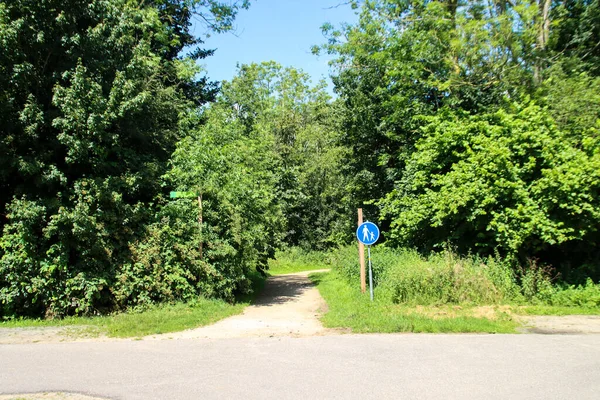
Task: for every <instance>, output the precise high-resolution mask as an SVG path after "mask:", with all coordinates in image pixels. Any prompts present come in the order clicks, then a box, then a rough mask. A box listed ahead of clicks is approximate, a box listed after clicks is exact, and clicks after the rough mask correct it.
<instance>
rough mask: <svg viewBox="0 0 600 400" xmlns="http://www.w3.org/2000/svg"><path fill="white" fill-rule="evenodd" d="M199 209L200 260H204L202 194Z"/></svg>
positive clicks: (199, 199) (199, 196)
mask: <svg viewBox="0 0 600 400" xmlns="http://www.w3.org/2000/svg"><path fill="white" fill-rule="evenodd" d="M198 208H199V209H200V210H199V211H200V212H199V213H198V224H199V225H200V260H202V240H203V239H204V238H203V237H202V193H200V194H199V195H198Z"/></svg>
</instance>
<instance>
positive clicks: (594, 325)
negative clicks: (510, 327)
mask: <svg viewBox="0 0 600 400" xmlns="http://www.w3.org/2000/svg"><path fill="white" fill-rule="evenodd" d="M521 322H522V323H523V325H524V326H523V328H521V329H520V331H521V332H523V333H540V334H548V335H557V334H599V333H600V315H563V316H531V317H523V318H522V321H521Z"/></svg>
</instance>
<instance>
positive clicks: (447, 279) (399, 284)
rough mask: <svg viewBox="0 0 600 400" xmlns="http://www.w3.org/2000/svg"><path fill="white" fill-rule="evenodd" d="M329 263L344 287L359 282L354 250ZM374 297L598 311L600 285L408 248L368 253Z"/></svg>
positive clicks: (377, 249)
mask: <svg viewBox="0 0 600 400" xmlns="http://www.w3.org/2000/svg"><path fill="white" fill-rule="evenodd" d="M327 261H328V263H329V264H330V265H331V266H332V267H333V269H334V270H336V271H337V272H338V273H339V274H340V275H341V276H343V277H344V278H346V279H347V280H348V281H349V282H358V281H359V276H360V275H359V274H360V269H359V263H358V252H357V250H356V247H354V246H348V247H344V248H340V249H338V250H335V251H333V252H331V253H330V254H329V256H328V260H327ZM372 261H373V275H374V282H375V285H376V290H377V295H378V296H384V297H386V298H387V299H388V300H389V301H390V302H392V303H395V304H410V305H439V304H472V305H484V304H485V305H493V304H533V305H551V306H573V307H600V285H598V284H594V282H592V280H591V279H588V281H587V283H586V284H585V285H578V286H574V285H570V286H569V285H566V284H562V283H557V282H554V281H553V277H552V276H551V273H550V270H549V269H547V268H543V267H540V266H538V265H536V264H535V263H530V264H529V265H527V266H525V267H519V268H515V267H514V266H513V265H511V264H510V263H509V262H507V261H505V260H503V259H501V258H500V257H489V258H480V257H476V256H467V257H461V256H458V255H456V254H455V253H453V252H451V251H444V252H441V253H435V254H431V255H430V256H427V257H426V256H423V255H421V254H419V253H417V252H416V251H414V250H410V249H389V248H386V247H383V246H377V247H375V248H373V249H372Z"/></svg>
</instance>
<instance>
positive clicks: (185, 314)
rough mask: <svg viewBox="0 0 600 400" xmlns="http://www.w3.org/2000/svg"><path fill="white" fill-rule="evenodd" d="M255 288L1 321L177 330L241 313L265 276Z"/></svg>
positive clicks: (93, 331) (100, 331)
mask: <svg viewBox="0 0 600 400" xmlns="http://www.w3.org/2000/svg"><path fill="white" fill-rule="evenodd" d="M251 280H252V289H253V292H252V294H251V295H244V296H240V297H239V298H238V300H237V301H236V303H234V304H230V303H227V302H225V301H222V300H215V299H204V298H198V299H196V300H194V301H191V302H187V303H183V302H180V303H175V304H161V305H156V306H152V307H149V308H148V309H145V310H144V311H141V312H124V313H116V314H112V315H106V316H99V317H67V318H64V319H56V320H32V319H21V320H12V321H5V322H1V323H0V328H28V327H73V329H69V330H68V331H67V333H68V335H69V336H88V337H95V336H100V335H106V336H108V337H117V338H128V337H142V336H147V335H156V334H162V333H170V332H178V331H182V330H185V329H192V328H198V327H201V326H204V325H209V324H212V323H214V322H217V321H219V320H221V319H223V318H227V317H230V316H232V315H236V314H239V313H241V312H242V311H243V310H244V308H245V307H246V306H248V305H249V304H250V303H251V302H252V301H253V300H254V298H255V297H256V294H258V293H260V291H261V290H262V287H263V286H264V282H265V278H263V277H261V276H260V275H259V274H255V275H253V276H252V277H251Z"/></svg>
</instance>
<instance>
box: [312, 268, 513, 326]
mask: <svg viewBox="0 0 600 400" xmlns="http://www.w3.org/2000/svg"><path fill="white" fill-rule="evenodd" d="M310 279H311V280H312V281H313V282H314V283H315V284H316V285H317V288H318V289H319V292H320V293H321V295H322V296H323V298H324V299H325V301H326V302H327V305H328V312H327V313H326V314H325V315H324V316H323V317H322V319H321V320H322V322H323V324H324V325H325V326H326V327H328V328H345V329H351V330H352V331H353V332H356V333H369V332H383V333H390V332H432V333H452V332H454V333H460V332H487V333H514V332H515V329H516V328H517V326H518V323H517V322H515V321H514V320H513V319H512V317H511V316H510V314H508V313H506V312H504V311H503V310H502V309H501V308H497V309H496V308H482V307H465V306H439V307H435V306H424V307H411V306H407V305H397V304H393V303H391V302H389V301H388V300H385V299H376V301H374V302H371V301H370V299H369V295H368V293H365V294H362V293H360V290H358V288H356V287H352V286H351V285H349V284H348V283H347V282H346V281H345V280H344V279H343V278H342V277H340V276H339V275H337V274H336V273H315V274H311V275H310ZM482 311H485V314H486V315H487V314H489V317H479V316H477V315H478V314H479V313H481V312H482Z"/></svg>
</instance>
